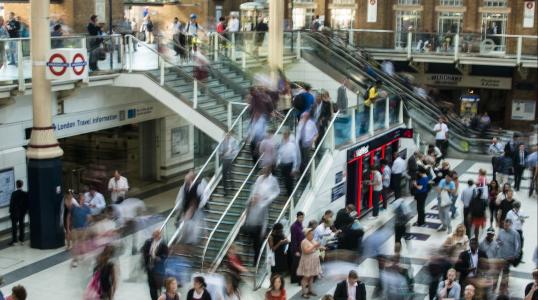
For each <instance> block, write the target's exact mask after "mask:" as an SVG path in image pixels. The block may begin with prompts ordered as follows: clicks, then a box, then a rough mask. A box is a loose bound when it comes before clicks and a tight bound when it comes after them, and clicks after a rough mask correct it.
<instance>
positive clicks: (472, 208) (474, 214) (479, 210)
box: [466, 187, 488, 237]
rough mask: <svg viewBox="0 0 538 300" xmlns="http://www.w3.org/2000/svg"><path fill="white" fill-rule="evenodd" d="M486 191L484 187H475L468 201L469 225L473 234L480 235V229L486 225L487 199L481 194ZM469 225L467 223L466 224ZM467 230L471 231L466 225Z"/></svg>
mask: <svg viewBox="0 0 538 300" xmlns="http://www.w3.org/2000/svg"><path fill="white" fill-rule="evenodd" d="M485 193H487V192H486V191H484V189H481V188H478V187H477V188H476V189H475V193H474V194H473V198H472V200H471V202H470V203H469V216H468V218H470V225H471V226H472V227H473V228H474V236H475V237H479V236H480V229H481V228H485V226H486V210H487V208H488V200H487V198H486V199H484V197H483V196H482V195H483V194H485ZM467 226H469V225H467ZM466 228H467V232H468V233H469V232H470V231H471V228H470V227H466Z"/></svg>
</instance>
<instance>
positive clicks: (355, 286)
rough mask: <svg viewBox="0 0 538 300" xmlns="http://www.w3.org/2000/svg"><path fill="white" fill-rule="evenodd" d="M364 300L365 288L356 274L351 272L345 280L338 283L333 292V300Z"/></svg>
mask: <svg viewBox="0 0 538 300" xmlns="http://www.w3.org/2000/svg"><path fill="white" fill-rule="evenodd" d="M350 299H353V300H366V287H365V285H364V283H363V282H361V281H360V280H359V275H358V274H357V272H355V271H353V270H351V271H349V275H348V276H347V279H346V280H344V281H342V282H340V283H338V284H337V285H336V289H335V290H334V300H350Z"/></svg>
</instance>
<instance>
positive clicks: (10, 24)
mask: <svg viewBox="0 0 538 300" xmlns="http://www.w3.org/2000/svg"><path fill="white" fill-rule="evenodd" d="M6 29H7V32H8V34H9V38H10V39H17V38H20V37H21V29H22V26H21V22H19V21H18V20H17V18H16V17H15V13H14V12H10V13H9V19H8V21H7V24H6ZM17 51H18V50H17V42H16V41H10V42H9V51H8V64H9V65H14V66H16V65H17V63H18V62H17Z"/></svg>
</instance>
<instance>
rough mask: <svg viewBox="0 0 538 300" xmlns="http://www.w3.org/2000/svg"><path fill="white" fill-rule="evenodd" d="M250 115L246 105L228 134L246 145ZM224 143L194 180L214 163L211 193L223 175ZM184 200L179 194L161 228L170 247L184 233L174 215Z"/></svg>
mask: <svg viewBox="0 0 538 300" xmlns="http://www.w3.org/2000/svg"><path fill="white" fill-rule="evenodd" d="M248 115H249V113H248V106H246V105H245V107H244V108H243V110H242V111H241V113H240V114H239V116H238V117H237V118H236V119H235V121H234V122H233V124H232V125H231V127H230V129H229V130H228V134H230V135H231V136H232V137H233V138H235V139H236V140H238V141H241V142H242V143H244V138H245V132H244V129H245V128H244V125H243V123H244V122H245V119H246V118H247V117H248ZM222 142H223V140H221V141H220V142H219V143H218V144H217V146H216V147H215V149H214V150H213V152H212V153H211V155H209V157H208V159H207V160H206V162H205V163H204V164H203V165H202V167H201V168H200V169H199V170H197V171H196V177H195V178H194V180H193V183H195V182H197V181H198V180H201V178H202V176H203V175H204V173H206V172H208V171H210V168H211V165H212V163H213V164H214V165H213V171H214V173H213V176H212V178H211V180H210V182H209V184H208V189H210V191H211V192H212V191H213V190H214V189H215V188H216V185H217V184H216V183H218V181H219V179H220V177H221V175H222V174H221V173H222V166H221V162H220V159H219V150H220V147H221V145H222ZM182 200H183V199H182V198H181V195H180V192H178V195H177V197H176V203H175V205H174V208H173V209H172V211H171V212H170V213H169V214H168V216H167V217H166V219H165V221H164V222H163V224H162V225H161V227H160V231H161V233H164V236H167V234H170V236H169V237H168V238H167V239H165V240H168V245H169V246H170V245H173V243H174V241H175V240H176V239H177V237H178V236H179V234H180V233H181V231H182V228H183V222H180V224H179V226H178V227H177V228H174V227H175V224H174V223H175V220H174V218H173V217H174V215H176V214H178V210H179V208H180V207H182V205H183V201H182ZM170 226H174V227H172V228H171V229H170V230H172V232H169V231H168V230H169V229H168V228H169V227H170Z"/></svg>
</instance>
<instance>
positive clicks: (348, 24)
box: [329, 0, 358, 29]
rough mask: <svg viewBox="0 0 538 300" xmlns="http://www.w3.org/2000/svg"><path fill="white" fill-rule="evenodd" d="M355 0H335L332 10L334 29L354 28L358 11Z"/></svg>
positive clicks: (331, 5) (330, 6)
mask: <svg viewBox="0 0 538 300" xmlns="http://www.w3.org/2000/svg"><path fill="white" fill-rule="evenodd" d="M357 8H358V7H357V4H356V3H355V0H333V1H332V3H331V4H330V5H329V9H330V10H331V27H332V28H334V29H348V28H354V25H355V14H356V11H357Z"/></svg>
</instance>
